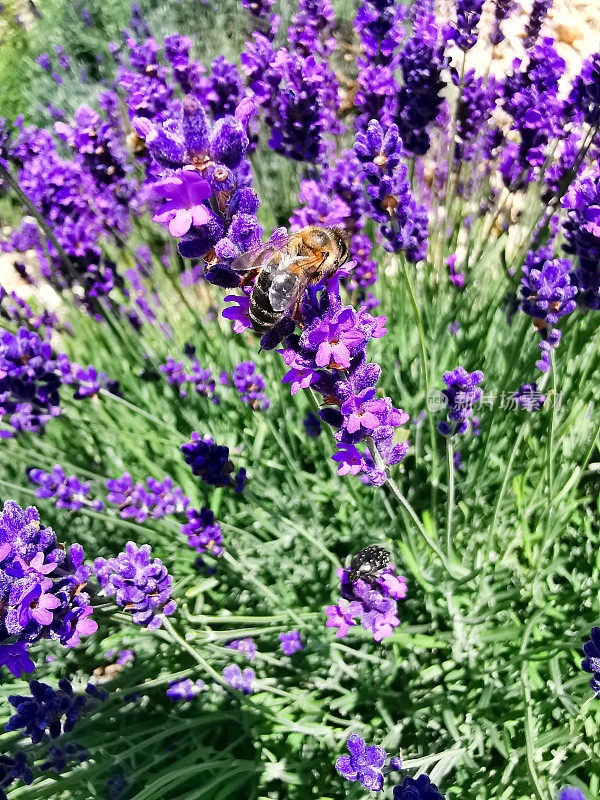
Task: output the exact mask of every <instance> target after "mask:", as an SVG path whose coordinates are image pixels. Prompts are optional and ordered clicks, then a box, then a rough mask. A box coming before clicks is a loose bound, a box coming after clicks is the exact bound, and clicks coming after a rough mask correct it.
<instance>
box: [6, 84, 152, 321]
mask: <svg viewBox="0 0 600 800" xmlns="http://www.w3.org/2000/svg"><path fill="white" fill-rule="evenodd" d="M108 96H109V95H108V93H107V97H108ZM114 100H115V98H114V96H113V101H112V102H113V105H114ZM106 115H107V118H106V121H105V122H103V121H102V120H101V119H100V117H99V116H98V115H97V114H96V112H93V111H92V110H91V109H89V108H87V107H83V108H82V109H80V111H78V112H77V113H76V118H77V119H76V121H74V122H73V124H72V126H63V127H62V128H61V127H59V133H60V135H61V136H63V137H64V138H66V139H67V141H69V142H71V143H72V144H73V147H74V148H76V149H75V151H74V153H75V154H74V158H73V160H66V159H64V158H62V157H61V156H60V155H59V154H58V153H57V151H56V148H55V144H54V141H53V139H52V138H51V136H50V134H49V133H48V132H47V131H44V130H40V129H37V128H33V127H31V128H25V129H22V130H21V131H20V133H19V136H18V140H17V143H16V145H15V147H14V148H13V150H12V153H11V155H12V158H13V160H14V161H16V162H17V164H19V165H20V168H19V173H18V181H19V185H20V186H21V188H22V189H23V191H24V192H25V194H27V196H28V197H29V199H30V200H31V201H32V203H33V204H34V205H35V206H36V207H37V209H38V210H39V212H40V213H41V215H42V216H43V217H44V218H45V219H46V220H47V221H48V223H49V224H50V226H51V227H52V229H53V231H54V234H55V236H56V238H57V241H58V243H59V244H60V246H61V247H62V249H63V250H64V251H65V253H66V254H67V256H68V259H69V262H70V263H69V264H66V263H64V262H63V260H62V259H61V257H59V254H58V253H57V252H56V250H55V248H54V245H53V244H52V243H51V242H48V254H49V256H50V258H49V259H48V258H47V255H46V249H45V247H44V243H43V242H42V240H41V238H40V234H39V233H38V231H37V228H36V226H35V225H33V226H32V225H31V224H29V225H27V224H26V223H24V224H23V225H22V226H21V227H20V228H17V229H15V231H13V233H12V234H11V237H10V241H9V242H8V243H7V244H6V246H5V247H6V248H12V249H14V250H24V249H29V248H32V247H33V248H35V250H36V255H37V259H38V261H39V264H40V268H41V272H42V275H43V277H44V278H45V279H46V280H47V281H48V282H49V283H50V284H51V285H52V286H53V287H54V288H55V289H56V290H57V291H59V292H61V291H63V290H64V288H65V287H71V286H75V285H77V286H79V287H80V288H81V289H82V290H83V291H78V292H77V293H76V299H77V302H78V303H79V304H80V305H81V306H82V307H84V308H85V309H86V310H87V311H88V312H89V313H91V314H94V315H99V316H102V314H104V313H106V311H107V310H108V309H110V310H112V311H113V312H119V311H120V306H119V305H118V302H117V301H116V300H109V298H108V295H110V294H111V292H112V290H113V289H115V287H118V286H119V285H121V282H122V277H121V276H120V275H119V274H118V273H117V269H116V264H115V263H114V262H113V261H111V260H110V259H108V258H106V257H105V256H104V255H103V252H102V248H101V247H100V244H101V242H103V241H104V240H105V239H107V238H108V237H109V232H110V235H111V236H112V238H113V239H114V240H115V242H116V243H117V245H118V244H119V242H121V241H122V238H123V237H124V236H125V235H126V233H127V232H128V230H129V226H130V212H131V211H132V210H135V209H136V207H137V203H136V202H135V201H134V200H133V198H132V195H133V193H134V192H135V191H136V188H137V184H136V183H135V181H133V179H132V178H131V177H130V176H129V174H128V173H127V170H126V167H125V161H124V156H123V141H122V133H121V132H120V127H119V121H118V116H117V114H116V113H115V112H114V109H113V107H112V105H111V102H110V101H108V100H107V111H106ZM99 138H100V139H101V141H100V142H99V143H98V144H97V142H98V140H99ZM98 151H101V152H98ZM113 178H114V179H113Z"/></svg>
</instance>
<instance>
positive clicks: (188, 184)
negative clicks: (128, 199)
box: [152, 171, 212, 238]
mask: <svg viewBox="0 0 600 800" xmlns="http://www.w3.org/2000/svg"><path fill="white" fill-rule="evenodd" d="M152 190H153V191H154V192H155V193H156V194H158V195H160V196H161V197H165V198H167V202H166V203H165V204H164V205H163V206H161V207H160V208H159V210H158V211H157V212H156V214H155V215H154V216H153V217H152V221H153V222H157V223H158V224H159V225H165V227H166V228H167V229H168V231H169V233H170V234H171V236H174V237H177V238H181V237H182V236H184V235H185V234H186V233H187V232H188V231H189V229H190V227H191V226H192V225H194V226H196V227H201V226H203V225H207V224H208V222H209V221H210V219H211V215H210V211H209V209H208V208H207V206H205V205H204V204H203V203H204V201H205V200H208V198H209V197H210V196H211V195H212V190H211V187H210V185H209V184H208V183H207V181H205V180H204V179H203V178H202V177H201V176H200V175H198V174H197V173H195V172H185V171H182V172H180V173H179V175H177V176H175V177H172V178H167V179H165V180H163V181H159V182H158V183H154V184H153V185H152Z"/></svg>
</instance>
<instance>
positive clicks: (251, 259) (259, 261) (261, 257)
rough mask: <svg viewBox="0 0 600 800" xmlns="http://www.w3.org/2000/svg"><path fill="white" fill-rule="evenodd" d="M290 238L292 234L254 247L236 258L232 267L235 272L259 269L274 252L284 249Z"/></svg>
mask: <svg viewBox="0 0 600 800" xmlns="http://www.w3.org/2000/svg"><path fill="white" fill-rule="evenodd" d="M290 238H291V237H290V236H283V237H282V238H281V239H276V240H275V241H274V242H269V243H268V244H261V245H259V246H258V247H253V248H252V250H248V251H247V252H246V253H242V255H241V256H238V257H237V258H234V259H233V261H232V262H231V265H230V268H231V269H232V270H233V271H234V272H250V271H251V270H253V269H258V268H259V267H262V266H263V265H264V264H266V263H267V262H268V261H269V260H270V258H271V256H272V255H273V254H274V253H278V252H281V251H282V250H284V249H285V246H286V245H287V243H288V241H289V239H290Z"/></svg>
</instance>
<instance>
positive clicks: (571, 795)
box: [558, 786, 586, 800]
mask: <svg viewBox="0 0 600 800" xmlns="http://www.w3.org/2000/svg"><path fill="white" fill-rule="evenodd" d="M558 800H586V797H585V795H584V794H583V792H580V791H579V789H576V788H575V787H574V786H565V787H564V788H563V789H561V790H560V794H559V795H558Z"/></svg>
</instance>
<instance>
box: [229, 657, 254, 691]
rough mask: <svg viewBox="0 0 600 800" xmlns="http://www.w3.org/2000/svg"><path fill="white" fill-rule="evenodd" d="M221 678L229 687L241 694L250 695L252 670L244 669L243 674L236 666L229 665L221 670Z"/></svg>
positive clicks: (252, 678) (252, 677)
mask: <svg viewBox="0 0 600 800" xmlns="http://www.w3.org/2000/svg"><path fill="white" fill-rule="evenodd" d="M223 678H224V679H225V680H226V681H227V683H228V684H229V685H230V686H231V688H232V689H237V690H238V692H243V694H252V681H253V680H254V670H252V669H249V668H247V669H245V670H244V671H243V672H242V670H241V669H240V668H239V667H238V665H237V664H230V665H229V666H228V667H225V669H224V670H223Z"/></svg>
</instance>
